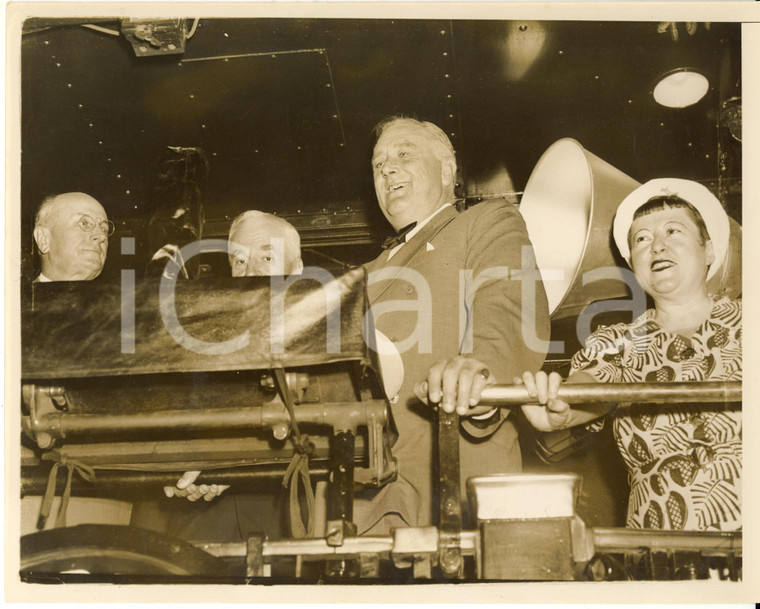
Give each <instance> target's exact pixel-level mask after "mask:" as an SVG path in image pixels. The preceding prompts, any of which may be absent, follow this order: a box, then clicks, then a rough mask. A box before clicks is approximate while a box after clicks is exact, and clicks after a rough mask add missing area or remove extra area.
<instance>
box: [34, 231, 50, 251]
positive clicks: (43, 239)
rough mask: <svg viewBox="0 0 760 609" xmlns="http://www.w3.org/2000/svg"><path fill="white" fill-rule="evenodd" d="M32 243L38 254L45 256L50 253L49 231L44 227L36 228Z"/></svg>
mask: <svg viewBox="0 0 760 609" xmlns="http://www.w3.org/2000/svg"><path fill="white" fill-rule="evenodd" d="M34 242H35V243H36V244H37V249H38V250H39V251H40V254H47V253H48V252H49V251H50V231H49V230H48V229H47V228H45V227H44V226H38V227H37V228H35V229H34Z"/></svg>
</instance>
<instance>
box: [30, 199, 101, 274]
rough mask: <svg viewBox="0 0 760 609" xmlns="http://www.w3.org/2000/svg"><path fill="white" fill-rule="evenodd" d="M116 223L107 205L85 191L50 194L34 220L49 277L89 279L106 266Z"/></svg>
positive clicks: (35, 237) (42, 258) (39, 248)
mask: <svg viewBox="0 0 760 609" xmlns="http://www.w3.org/2000/svg"><path fill="white" fill-rule="evenodd" d="M113 232H114V225H113V222H111V221H110V220H109V219H108V216H107V215H106V212H105V210H104V209H103V206H102V205H101V204H100V203H98V201H96V200H95V199H94V198H93V197H91V196H90V195H88V194H85V193H83V192H66V193H63V194H59V195H52V196H49V197H46V198H45V199H44V200H43V201H42V204H41V205H40V208H39V210H38V211H37V216H36V217H35V220H34V241H35V243H36V244H37V249H38V250H39V253H40V260H41V273H40V274H39V276H38V277H37V279H35V281H37V282H46V281H87V280H90V279H95V278H96V277H97V276H98V275H100V272H101V271H102V270H103V265H104V264H105V262H106V254H107V251H108V237H109V236H111V235H112V234H113Z"/></svg>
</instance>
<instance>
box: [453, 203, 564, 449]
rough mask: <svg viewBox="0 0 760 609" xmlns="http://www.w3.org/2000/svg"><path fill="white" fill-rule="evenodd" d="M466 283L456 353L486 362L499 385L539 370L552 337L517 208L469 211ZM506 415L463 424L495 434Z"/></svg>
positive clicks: (481, 206)
mask: <svg viewBox="0 0 760 609" xmlns="http://www.w3.org/2000/svg"><path fill="white" fill-rule="evenodd" d="M465 214H472V218H471V221H470V222H468V223H467V224H466V227H467V229H466V230H467V240H466V258H465V269H466V270H465V273H466V275H467V279H466V281H465V283H464V285H465V290H464V292H465V293H464V300H465V310H466V311H467V325H466V328H467V332H468V333H470V334H469V336H468V334H467V333H466V334H465V337H464V340H463V341H462V345H461V350H460V353H461V354H462V355H472V356H473V357H475V358H477V359H479V360H481V361H483V362H485V363H486V364H487V365H488V368H489V370H490V371H491V373H492V374H493V375H494V376H495V378H496V380H497V381H498V382H499V383H511V382H512V381H513V379H514V378H515V377H517V376H520V375H521V374H522V373H523V372H524V371H526V370H532V371H536V370H539V369H540V368H541V366H542V365H543V363H544V359H545V357H546V351H547V349H548V340H549V334H550V325H549V309H548V305H547V302H546V293H545V292H544V287H543V284H542V282H541V280H540V275H539V274H538V270H537V269H536V266H535V257H534V254H533V247H532V245H531V243H530V240H529V239H528V232H527V230H526V228H525V223H524V221H523V219H522V216H521V215H520V214H519V212H518V211H517V209H515V207H514V206H513V205H511V204H509V203H506V202H505V201H489V202H486V203H481V204H479V205H477V206H476V207H474V208H472V209H470V210H468V211H467V212H465ZM508 414H509V410H507V409H502V410H501V411H500V415H501V416H495V417H494V419H493V420H489V421H488V422H487V424H485V425H484V423H485V422H476V421H467V420H465V421H463V427H464V429H465V430H466V431H467V432H468V433H470V435H473V436H476V437H483V436H486V435H489V434H490V433H493V432H494V431H495V430H496V428H497V427H498V425H499V424H500V423H501V421H502V420H503V419H504V418H506V416H507V415H508Z"/></svg>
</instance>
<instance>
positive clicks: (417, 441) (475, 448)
mask: <svg viewBox="0 0 760 609" xmlns="http://www.w3.org/2000/svg"><path fill="white" fill-rule="evenodd" d="M366 268H367V271H368V287H367V290H368V296H369V303H370V310H371V313H372V315H373V319H374V323H375V326H376V328H377V329H378V330H380V331H381V332H382V333H383V334H385V335H386V336H388V337H389V338H390V339H391V340H392V341H393V342H394V343H395V344H396V346H397V348H398V349H399V351H400V353H401V357H402V361H403V364H404V380H403V384H402V386H401V389H400V390H399V393H398V400H397V401H395V403H392V405H391V409H392V415H393V419H394V421H395V424H396V427H397V430H398V434H399V435H398V440H397V441H396V443H395V445H394V446H393V454H394V456H395V457H396V459H397V461H398V467H399V477H398V479H397V480H396V481H394V482H392V483H390V484H389V485H387V486H385V487H383V488H381V489H379V490H377V491H373V492H365V493H363V494H359V495H358V496H357V499H356V502H355V510H354V520H355V521H356V523H357V526H358V529H359V532H360V533H362V532H366V531H367V530H369V529H372V532H373V533H374V532H380V531H382V530H383V529H382V525H381V524H380V525H379V526H380V528H377V526H376V525H378V524H379V523H381V520H382V518H383V516H384V515H394V516H395V522H398V518H400V519H402V520H403V521H404V522H406V524H408V525H410V526H426V525H429V524H431V523H434V522H435V518H434V514H435V513H436V512H437V509H436V506H437V498H436V497H435V494H434V492H433V489H434V484H433V477H434V458H433V438H434V431H435V427H434V422H435V418H434V412H433V409H432V407H431V406H427V405H425V404H423V403H422V402H421V401H420V400H418V399H417V398H416V397H415V395H414V385H415V383H417V382H419V381H422V380H425V379H426V378H427V372H428V369H429V367H430V366H431V365H432V364H433V363H435V362H436V361H439V360H441V359H449V358H451V357H454V356H456V355H457V354H468V355H472V356H474V357H476V358H477V359H479V360H481V361H483V362H484V363H485V364H486V365H487V366H488V368H489V370H490V371H491V373H492V374H493V375H494V376H495V378H496V380H497V381H498V382H502V383H511V382H512V381H513V379H514V377H516V376H520V375H521V374H522V372H523V371H525V370H538V369H539V368H540V367H541V365H542V364H543V361H544V358H545V356H546V350H547V348H548V342H547V341H548V339H549V313H548V306H547V302H546V295H545V293H544V289H543V284H542V283H541V281H540V276H539V275H538V271H536V270H535V263H534V259H533V249H532V246H531V244H530V241H529V239H528V233H527V231H526V228H525V223H524V222H523V219H522V216H520V214H519V212H518V211H517V210H516V209H515V207H514V206H513V205H511V204H509V203H507V202H506V201H503V200H492V201H488V202H484V203H480V204H478V205H475V206H474V207H471V208H470V209H468V210H466V211H464V212H462V213H458V212H457V211H456V210H455V209H454V208H453V207H446V208H444V209H443V210H441V211H440V212H439V213H438V214H436V215H435V216H434V217H433V218H432V219H431V220H430V221H429V222H428V223H427V224H426V225H424V226H423V227H422V228H421V229H420V231H419V232H418V233H417V234H415V235H414V236H413V237H412V238H411V239H409V241H408V242H406V243H405V244H404V245H403V246H402V247H401V248H400V249H399V250H398V251H396V253H395V255H393V257H392V258H391V259H390V260H388V252H387V251H386V252H383V253H382V254H381V255H380V256H379V257H378V258H377V259H376V260H374V261H372V262H371V263H369V264H368V265H367V267H366ZM524 268H525V269H527V270H524ZM506 412H507V411H501V412H500V413H498V414H497V415H496V416H495V417H493V418H492V419H491V420H489V423H488V424H486V425H485V428H480V427H476V426H475V424H473V422H471V421H467V420H465V422H463V424H462V428H463V430H462V433H460V463H461V481H462V486H463V487H464V484H465V482H466V480H467V478H468V477H471V476H475V475H484V474H489V473H506V472H514V471H519V470H520V468H521V459H520V449H519V444H518V442H517V430H516V428H515V426H514V424H513V423H512V421H511V420H509V419H506V420H505V418H506V415H505V414H504V413H506ZM481 427H483V426H481ZM373 527H375V528H373Z"/></svg>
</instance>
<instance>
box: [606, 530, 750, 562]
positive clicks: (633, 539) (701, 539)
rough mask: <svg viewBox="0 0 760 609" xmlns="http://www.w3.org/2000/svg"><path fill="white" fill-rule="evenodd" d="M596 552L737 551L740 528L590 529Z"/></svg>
mask: <svg viewBox="0 0 760 609" xmlns="http://www.w3.org/2000/svg"><path fill="white" fill-rule="evenodd" d="M591 534H592V536H593V541H594V549H595V550H596V551H597V552H610V553H614V552H626V551H631V550H640V549H642V548H647V549H649V550H650V551H654V552H657V551H661V552H665V551H668V552H677V551H682V552H688V551H695V552H701V553H702V554H704V555H706V556H725V555H727V554H737V555H741V551H742V534H741V532H721V531H698V532H691V531H660V530H656V531H649V530H644V529H623V528H615V529H613V528H598V529H597V528H594V529H591Z"/></svg>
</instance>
